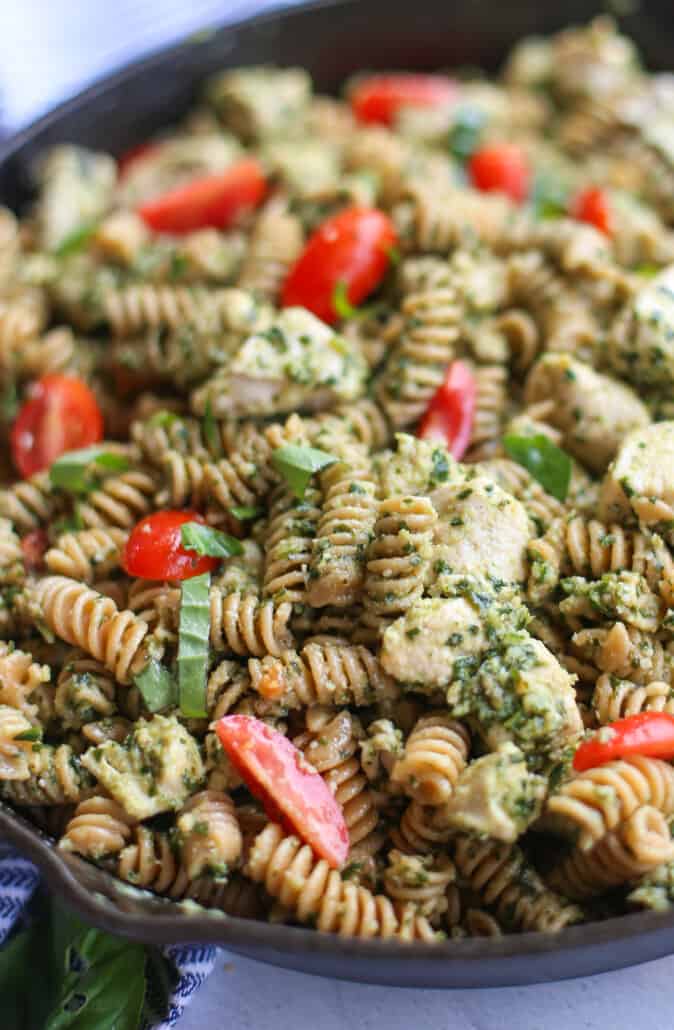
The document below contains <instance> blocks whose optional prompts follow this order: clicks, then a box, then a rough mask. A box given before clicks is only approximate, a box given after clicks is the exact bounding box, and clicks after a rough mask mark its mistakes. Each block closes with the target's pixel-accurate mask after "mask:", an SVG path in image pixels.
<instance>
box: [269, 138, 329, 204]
mask: <svg viewBox="0 0 674 1030" xmlns="http://www.w3.org/2000/svg"><path fill="white" fill-rule="evenodd" d="M262 155H263V157H264V158H265V160H266V161H267V163H268V164H269V167H270V168H271V169H272V171H273V172H274V173H275V174H276V175H277V176H278V177H279V179H281V181H282V182H283V185H284V186H285V187H286V188H287V189H288V190H290V192H291V193H292V194H293V195H294V196H297V197H307V196H314V195H316V194H318V193H320V192H321V190H329V189H333V188H335V187H336V186H337V185H338V184H339V180H340V178H341V176H340V162H339V155H338V152H337V148H336V147H334V146H332V145H331V144H329V143H326V142H325V141H320V140H315V141H312V140H288V139H279V140H276V139H275V140H271V141H270V142H269V143H267V144H266V146H265V147H264V148H263V151H262Z"/></svg>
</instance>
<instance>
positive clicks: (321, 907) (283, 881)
mask: <svg viewBox="0 0 674 1030" xmlns="http://www.w3.org/2000/svg"><path fill="white" fill-rule="evenodd" d="M244 871H245V872H246V874H247V875H248V876H250V878H251V879H252V880H254V881H255V882H256V883H263V884H264V886H265V888H266V889H267V891H268V893H269V894H271V896H272V897H274V898H278V900H279V901H280V902H281V904H282V905H284V906H285V907H286V908H287V909H289V910H291V911H292V912H293V914H294V915H295V917H296V918H297V919H298V920H299V921H300V922H302V923H306V922H311V923H315V925H316V928H317V929H318V930H323V931H328V932H332V933H338V934H339V935H340V936H342V937H383V938H392V937H395V938H398V939H399V940H433V938H434V933H433V930H432V928H431V927H430V925H429V923H428V922H427V921H426V919H424V917H423V916H418V915H416V913H415V912H414V911H412V912H411V913H404V914H403V915H402V917H399V916H398V915H396V912H395V910H394V908H393V905H392V904H391V902H390V901H389V900H388V899H387V898H385V897H383V895H375V894H372V893H371V892H370V891H368V890H366V888H364V887H357V886H356V885H355V884H352V883H349V882H348V881H347V882H344V881H343V880H342V878H341V876H340V874H339V872H337V871H336V870H334V869H330V866H329V865H328V863H327V862H326V861H325V860H324V859H322V860H320V861H317V860H316V858H315V856H314V855H313V853H312V851H311V848H309V847H308V846H307V845H306V844H305V845H302V843H301V842H300V841H299V840H298V839H297V837H284V835H283V830H282V829H281V827H280V826H277V825H276V824H274V823H270V824H269V825H268V826H267V827H266V828H265V829H264V830H263V831H262V833H260V834H259V835H258V836H257V837H256V838H255V840H254V842H253V845H252V847H251V850H250V853H249V855H248V861H247V862H246V865H245V866H244Z"/></svg>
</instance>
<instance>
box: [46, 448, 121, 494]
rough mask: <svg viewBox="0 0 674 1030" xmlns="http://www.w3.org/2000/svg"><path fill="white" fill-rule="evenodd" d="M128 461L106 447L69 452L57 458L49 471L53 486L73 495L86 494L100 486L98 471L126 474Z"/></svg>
mask: <svg viewBox="0 0 674 1030" xmlns="http://www.w3.org/2000/svg"><path fill="white" fill-rule="evenodd" d="M128 467H129V462H128V459H127V458H126V457H125V455H123V454H116V453H115V452H114V451H109V450H107V449H106V447H105V446H104V445H101V446H94V447H84V448H83V449H82V450H79V451H68V452H67V453H66V454H62V455H61V457H60V458H57V459H56V461H55V462H54V464H53V465H52V466H51V468H50V469H49V479H50V480H51V483H52V486H57V487H59V488H60V489H61V490H67V491H68V493H71V494H86V493H89V491H90V490H94V489H95V488H96V486H97V485H98V481H99V476H98V475H97V470H107V471H108V472H126V470H127V469H128Z"/></svg>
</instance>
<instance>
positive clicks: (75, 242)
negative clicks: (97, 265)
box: [53, 222, 98, 258]
mask: <svg viewBox="0 0 674 1030" xmlns="http://www.w3.org/2000/svg"><path fill="white" fill-rule="evenodd" d="M97 228H98V225H97V224H96V222H85V224H84V225H79V226H78V227H77V229H73V231H72V232H70V233H68V235H67V236H65V237H64V238H63V239H62V240H61V242H60V243H59V245H58V246H57V247H55V248H54V251H53V254H54V257H57V258H64V257H70V255H71V254H77V253H78V252H79V251H80V250H82V249H83V248H84V247H86V245H87V243H88V242H89V240H90V239H91V237H92V236H93V235H94V233H95V232H96V229H97Z"/></svg>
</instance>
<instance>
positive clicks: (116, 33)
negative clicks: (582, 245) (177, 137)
mask: <svg viewBox="0 0 674 1030" xmlns="http://www.w3.org/2000/svg"><path fill="white" fill-rule="evenodd" d="M363 2H365V0H363ZM263 6H279V2H278V0H220V2H216V0H189V2H188V3H184V2H179V0H0V121H1V122H2V124H3V127H4V128H5V129H8V128H9V129H11V128H13V127H18V126H19V125H22V124H25V123H26V122H27V121H29V120H30V119H31V118H32V117H34V116H35V115H36V114H37V113H39V112H41V111H43V110H45V109H46V108H47V107H49V106H50V105H51V104H53V103H54V102H55V101H56V100H58V99H60V98H62V97H63V96H66V95H68V94H69V93H72V92H75V90H76V89H77V88H79V87H80V86H81V85H83V84H85V83H86V82H88V81H90V80H91V79H93V78H95V77H96V76H97V75H99V74H101V73H102V72H103V71H104V70H105V69H106V68H110V67H114V66H115V65H118V64H121V63H123V62H124V61H126V60H129V59H131V58H132V57H133V56H135V55H136V54H138V53H141V52H142V51H144V50H147V49H151V48H156V47H158V46H160V45H161V44H162V43H163V42H167V41H170V40H174V39H177V38H178V37H179V36H180V35H182V34H183V33H187V32H190V31H192V30H193V29H195V28H196V27H198V26H199V25H203V24H204V23H210V22H215V21H218V20H224V19H225V18H230V17H235V16H236V15H237V14H239V13H241V12H243V11H244V10H246V9H248V10H250V9H251V8H260V7H263ZM411 10H412V11H413V7H412V8H411ZM673 1017H674V957H672V958H667V959H661V960H660V961H658V962H651V963H648V964H647V965H643V966H638V967H636V968H633V969H630V970H624V971H621V972H618V973H606V974H604V975H603V976H595V977H588V978H586V979H583V980H575V981H567V982H566V983H561V984H544V985H539V986H536V987H511V988H503V989H499V990H491V991H454V992H437V991H428V990H396V989H393V988H389V987H366V986H362V985H360V984H347V983H340V982H338V981H330V980H325V979H318V978H315V977H309V976H303V975H301V974H299V973H290V972H286V971H284V970H280V969H274V968H272V967H270V966H264V965H261V964H259V963H256V962H251V961H249V960H247V959H241V958H238V957H237V956H235V955H228V954H226V953H224V952H221V953H220V955H219V957H218V960H217V963H216V968H215V971H214V972H213V975H212V976H211V978H210V979H209V981H208V982H207V983H206V984H205V986H204V987H202V989H201V991H200V992H199V993H198V995H197V996H196V997H195V999H194V1001H192V1003H191V1005H190V1008H189V1009H188V1010H187V1012H186V1014H185V1016H184V1017H183V1019H182V1021H181V1023H180V1028H181V1030H219V1028H220V1027H223V1028H224V1027H227V1028H228V1030H267V1028H268V1027H274V1030H344V1028H354V1030H410V1028H412V1030H415V1028H419V1030H444V1028H452V1030H502V1028H503V1027H504V1026H507V1027H509V1028H510V1027H512V1028H515V1030H628V1028H629V1030H633V1028H642V1027H643V1028H647V1030H671V1027H672V1019H673Z"/></svg>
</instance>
